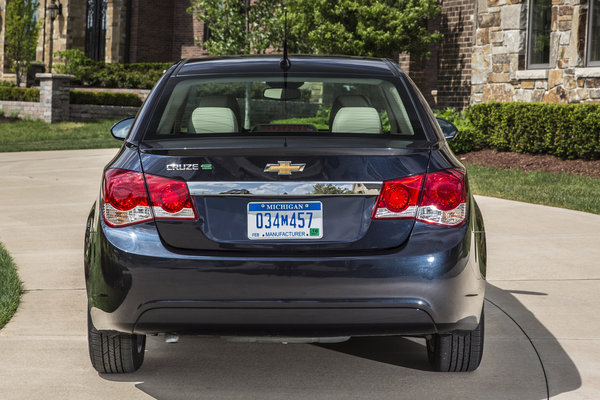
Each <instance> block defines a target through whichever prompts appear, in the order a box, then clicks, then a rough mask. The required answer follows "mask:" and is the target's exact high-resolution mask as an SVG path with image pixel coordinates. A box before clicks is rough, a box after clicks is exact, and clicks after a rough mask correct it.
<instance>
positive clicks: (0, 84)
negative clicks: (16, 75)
mask: <svg viewBox="0 0 600 400" xmlns="http://www.w3.org/2000/svg"><path fill="white" fill-rule="evenodd" d="M16 86H17V85H15V84H14V83H12V82H9V81H0V87H16Z"/></svg>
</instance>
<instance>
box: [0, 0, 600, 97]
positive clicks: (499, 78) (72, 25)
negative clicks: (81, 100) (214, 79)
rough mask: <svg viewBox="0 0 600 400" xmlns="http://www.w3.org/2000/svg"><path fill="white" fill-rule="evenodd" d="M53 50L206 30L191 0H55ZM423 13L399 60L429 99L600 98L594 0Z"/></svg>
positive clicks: (128, 50)
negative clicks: (58, 8)
mask: <svg viewBox="0 0 600 400" xmlns="http://www.w3.org/2000/svg"><path fill="white" fill-rule="evenodd" d="M7 1H10V0H0V80H1V79H11V74H10V71H9V69H8V68H7V65H6V63H5V60H4V21H5V16H4V13H5V9H6V4H7ZM39 1H40V8H39V11H38V18H39V19H40V20H42V21H46V22H45V24H44V25H43V28H42V30H41V32H40V39H39V44H38V49H37V60H38V61H41V62H43V63H45V64H47V63H48V59H49V54H48V47H49V46H48V44H49V41H50V37H49V32H50V29H49V25H50V22H49V18H46V15H45V14H46V8H47V5H48V4H49V3H50V1H51V0H39ZM60 2H61V3H62V12H61V14H60V15H59V16H58V18H57V19H56V21H55V22H54V34H53V47H54V51H60V50H64V49H67V48H69V49H79V50H81V51H84V52H85V53H86V54H87V55H88V56H89V57H90V58H92V59H95V60H104V61H106V62H159V61H162V62H170V61H176V60H178V59H180V58H185V57H198V56H203V55H205V52H204V51H203V50H202V49H201V47H198V46H197V45H196V42H195V40H196V38H198V39H199V40H200V41H202V40H203V38H204V36H205V34H206V33H207V30H205V27H204V25H203V23H202V22H201V21H198V20H196V19H195V18H194V17H193V16H191V15H190V14H188V13H187V12H186V9H187V7H188V6H189V4H190V2H189V0H153V1H143V0H77V1H73V0H60ZM440 5H441V9H442V13H441V16H440V17H439V18H438V19H437V20H435V21H429V25H430V28H431V29H437V30H439V31H440V32H442V33H443V34H444V38H443V40H442V41H441V42H440V43H438V44H437V45H435V46H432V48H431V57H430V58H429V59H428V60H417V59H413V58H411V57H410V56H409V55H401V56H400V58H399V63H400V65H401V66H402V67H403V68H404V69H405V71H407V72H408V73H409V75H410V76H411V77H412V78H413V80H415V81H416V83H417V84H418V85H419V87H420V88H421V89H422V91H423V92H424V94H425V96H426V98H427V100H428V101H429V102H430V103H431V104H432V105H434V107H437V108H443V107H456V108H464V107H465V106H467V105H468V104H470V103H479V102H484V101H490V100H498V101H509V100H520V101H544V102H561V103H578V102H590V101H594V102H596V101H600V0H441V1H440Z"/></svg>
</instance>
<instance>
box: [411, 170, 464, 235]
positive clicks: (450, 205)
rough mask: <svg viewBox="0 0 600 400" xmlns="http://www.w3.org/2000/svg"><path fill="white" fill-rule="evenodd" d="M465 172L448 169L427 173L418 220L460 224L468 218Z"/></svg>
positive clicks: (437, 223)
mask: <svg viewBox="0 0 600 400" xmlns="http://www.w3.org/2000/svg"><path fill="white" fill-rule="evenodd" d="M466 196H467V189H466V185H465V172H464V171H463V170H459V169H447V170H443V171H438V172H433V173H431V174H428V175H427V178H426V180H425V187H424V189H423V198H422V199H421V204H419V213H418V215H417V220H419V221H423V222H427V223H429V224H436V225H443V226H458V225H460V224H462V223H463V222H464V221H465V219H466V218H467V202H466Z"/></svg>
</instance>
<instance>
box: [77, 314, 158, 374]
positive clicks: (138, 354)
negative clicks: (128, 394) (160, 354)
mask: <svg viewBox="0 0 600 400" xmlns="http://www.w3.org/2000/svg"><path fill="white" fill-rule="evenodd" d="M88 347H89V350H90V360H91V361H92V365H93V366H94V369H96V371H98V372H100V373H102V374H124V373H129V372H135V371H137V370H138V368H140V367H141V366H142V363H143V362H144V349H145V348H146V336H145V335H129V334H126V333H117V332H101V331H98V330H97V329H96V328H95V327H94V324H92V319H91V318H90V315H89V313H88Z"/></svg>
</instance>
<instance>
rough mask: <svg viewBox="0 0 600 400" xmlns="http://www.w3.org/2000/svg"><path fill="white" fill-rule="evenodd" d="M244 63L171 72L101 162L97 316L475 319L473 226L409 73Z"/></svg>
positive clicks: (270, 331)
mask: <svg viewBox="0 0 600 400" xmlns="http://www.w3.org/2000/svg"><path fill="white" fill-rule="evenodd" d="M244 60H245V61H246V64H245V65H246V67H247V68H242V67H240V64H241V63H240V61H239V59H229V60H228V59H224V60H208V61H197V62H188V63H183V64H180V65H179V66H178V67H177V68H175V69H172V70H171V71H170V72H169V75H168V76H167V77H165V78H163V81H162V82H161V83H160V84H159V85H158V86H157V88H155V90H154V92H155V95H154V97H152V99H151V101H150V102H149V103H148V104H146V105H145V106H144V107H145V108H146V111H145V112H144V110H143V111H142V113H141V115H142V117H143V116H145V118H141V117H138V119H137V120H136V123H135V124H134V126H133V128H132V133H131V134H130V136H129V138H128V140H127V143H126V144H125V146H124V147H123V148H122V149H121V152H120V154H119V155H118V156H117V157H116V158H115V159H114V160H113V161H112V162H111V164H109V165H108V166H107V168H106V170H105V172H104V179H103V184H102V190H101V193H100V195H99V198H98V201H97V203H96V206H95V208H94V210H93V211H92V213H91V215H90V220H89V222H88V227H89V229H88V234H87V235H86V237H87V239H86V242H87V247H86V278H87V287H88V299H89V304H90V314H91V320H92V321H93V325H94V326H95V327H96V328H97V329H98V330H100V331H119V332H126V333H129V334H138V335H140V334H141V335H143V334H154V333H164V332H176V333H180V334H215V335H242V336H285V337H339V336H356V335H390V334H394V335H396V334H398V335H418V336H425V335H433V334H439V333H443V332H451V331H457V330H465V331H470V330H473V329H475V328H476V327H477V326H478V324H479V323H480V316H481V313H482V303H483V291H484V277H485V257H484V255H485V247H484V235H483V223H482V220H481V216H480V213H479V211H478V208H477V206H476V204H475V202H474V200H473V198H472V196H471V194H470V192H469V188H468V180H467V176H466V172H465V170H464V168H463V167H462V165H460V163H458V161H457V160H456V159H455V158H454V156H453V155H452V154H451V152H450V151H449V150H448V148H447V146H446V144H445V142H444V140H443V138H441V135H440V132H439V127H437V126H436V124H435V122H434V120H433V118H432V116H431V114H430V110H429V109H428V108H427V106H426V105H425V104H423V102H422V100H421V99H420V98H419V95H418V92H417V91H416V89H415V88H414V87H413V85H412V83H411V82H410V81H409V80H408V79H407V78H406V77H405V76H404V75H403V74H402V73H401V72H400V71H399V70H398V69H397V67H395V66H393V65H391V63H389V62H386V61H375V60H362V59H343V60H339V59H326V58H322V59H312V58H297V59H292V67H291V68H290V69H289V70H287V71H281V70H279V69H278V68H279V67H278V63H277V60H276V59H273V58H257V59H244ZM148 110H151V112H150V111H148Z"/></svg>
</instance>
